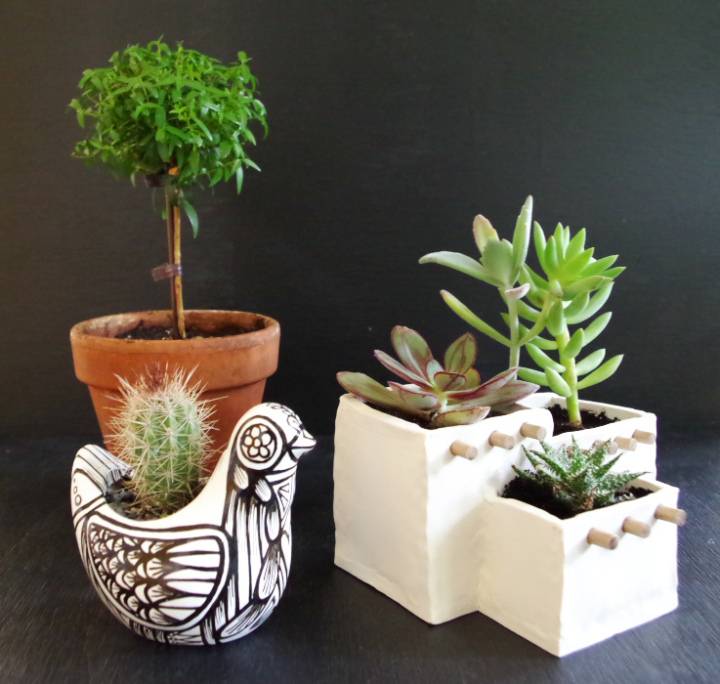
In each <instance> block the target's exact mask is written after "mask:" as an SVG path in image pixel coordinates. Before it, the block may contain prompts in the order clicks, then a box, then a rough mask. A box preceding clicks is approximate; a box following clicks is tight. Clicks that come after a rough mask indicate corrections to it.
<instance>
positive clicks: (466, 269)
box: [419, 252, 502, 287]
mask: <svg viewBox="0 0 720 684" xmlns="http://www.w3.org/2000/svg"><path fill="white" fill-rule="evenodd" d="M419 263H421V264H438V265H439V266H445V267H447V268H452V269H453V270H454V271H459V272H460V273H464V274H465V275H469V276H470V277H471V278H476V279H477V280H482V281H483V282H484V283H487V284H488V285H493V286H495V287H499V286H500V285H501V284H502V283H500V282H498V281H497V280H496V279H495V278H493V277H492V275H491V274H490V273H488V271H487V270H486V269H485V267H484V266H483V265H482V264H481V263H480V262H479V261H477V260H476V259H472V258H471V257H469V256H466V255H465V254H461V253H459V252H432V253H431V254H426V255H425V256H424V257H422V258H421V259H420V262H419Z"/></svg>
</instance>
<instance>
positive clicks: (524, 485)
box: [503, 439, 645, 517]
mask: <svg viewBox="0 0 720 684" xmlns="http://www.w3.org/2000/svg"><path fill="white" fill-rule="evenodd" d="M541 446H542V451H537V450H529V449H527V448H526V447H525V446H523V451H524V452H525V456H526V457H527V459H528V461H530V464H531V465H532V467H533V468H534V470H521V469H520V468H518V467H516V466H513V470H514V471H515V474H516V475H517V478H516V479H515V480H513V481H512V482H510V483H509V484H508V486H507V487H506V489H505V491H504V492H503V496H507V497H510V498H519V499H521V500H524V501H526V502H527V503H532V504H534V505H537V504H536V502H537V501H541V500H542V498H543V497H544V496H548V497H550V498H551V499H552V502H553V505H554V509H555V510H554V511H553V512H556V511H557V512H560V513H561V514H562V517H572V516H573V515H577V514H578V513H584V512H585V511H591V510H593V509H596V508H603V507H605V506H610V505H611V504H614V503H617V502H618V501H622V500H624V499H629V498H633V495H632V493H631V492H629V491H628V490H627V486H628V485H629V484H630V483H631V482H632V481H633V480H635V479H637V478H638V477H640V476H641V475H644V474H645V473H631V472H627V471H625V472H620V473H615V472H611V470H612V467H613V466H614V465H615V464H616V463H617V461H618V459H619V458H620V456H621V454H619V455H617V456H615V457H614V458H611V459H610V460H607V456H608V454H609V449H610V442H602V443H599V444H596V445H595V446H593V447H592V448H590V449H581V448H580V447H579V446H578V444H577V442H575V440H574V439H573V441H572V444H570V445H567V446H558V447H552V446H550V445H549V444H546V443H542V444H541Z"/></svg>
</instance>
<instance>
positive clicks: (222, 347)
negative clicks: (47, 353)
mask: <svg viewBox="0 0 720 684" xmlns="http://www.w3.org/2000/svg"><path fill="white" fill-rule="evenodd" d="M185 317H186V318H185V320H186V325H188V326H192V325H197V326H199V327H205V328H206V329H207V330H208V332H211V331H212V330H213V324H214V326H215V329H222V328H223V327H225V326H227V325H233V324H234V325H239V326H248V327H251V326H253V325H255V326H257V325H261V326H262V327H260V328H258V329H257V330H251V331H249V332H243V333H238V334H237V335H224V336H222V337H193V338H189V339H185V340H133V339H121V338H118V337H116V335H118V334H122V333H124V332H127V331H129V330H132V329H133V328H135V327H137V326H138V323H139V322H140V321H142V322H144V323H146V324H149V325H151V326H152V325H161V326H168V327H169V326H170V325H172V312H171V311H170V310H167V309H165V310H163V309H161V310H150V311H133V312H129V313H119V314H110V315H108V316H99V317H97V318H90V319H88V320H85V321H81V322H80V323H76V324H75V325H74V326H73V327H72V328H71V329H70V340H71V342H72V344H73V345H74V346H79V347H82V346H92V347H93V348H95V349H105V350H107V351H122V352H123V353H130V354H132V353H133V352H137V353H141V354H147V353H152V352H158V353H162V354H163V355H172V354H173V353H178V354H187V353H188V352H192V351H194V350H198V351H200V350H202V351H203V352H207V351H210V350H213V349H217V350H218V351H228V350H230V349H242V348H247V347H255V346H258V345H261V344H266V343H267V342H270V341H271V340H272V339H273V338H275V337H278V336H279V335H280V323H278V321H276V320H275V319H274V318H271V317H270V316H266V315H264V314H259V313H254V312H251V311H232V310H225V309H188V310H187V311H186V312H185ZM203 324H205V325H203Z"/></svg>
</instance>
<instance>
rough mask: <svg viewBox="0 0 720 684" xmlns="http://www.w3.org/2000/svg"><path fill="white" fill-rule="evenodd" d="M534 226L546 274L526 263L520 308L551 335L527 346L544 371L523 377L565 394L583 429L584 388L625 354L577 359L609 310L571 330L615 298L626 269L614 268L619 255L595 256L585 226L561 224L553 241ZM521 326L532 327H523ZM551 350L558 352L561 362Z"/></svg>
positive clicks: (522, 372) (612, 369) (576, 424)
mask: <svg viewBox="0 0 720 684" xmlns="http://www.w3.org/2000/svg"><path fill="white" fill-rule="evenodd" d="M533 230H534V241H535V251H536V252H537V258H538V261H539V263H540V267H541V268H542V271H543V275H544V277H543V276H541V275H540V274H538V273H536V272H535V271H534V270H533V269H532V268H530V267H529V266H528V265H525V267H524V269H523V273H524V279H525V282H526V284H527V285H529V286H530V290H529V292H528V300H529V301H530V304H527V303H525V302H520V305H519V307H518V310H519V312H520V315H521V316H522V317H523V318H525V319H526V320H528V321H529V323H528V325H529V326H531V327H532V329H533V330H534V329H536V328H537V327H538V326H539V325H542V326H544V327H546V328H547V331H548V332H549V333H550V335H551V336H552V339H548V338H546V337H543V336H541V335H539V336H536V337H535V338H534V340H533V342H531V343H528V344H527V351H528V354H529V355H530V357H531V358H532V360H533V361H534V362H535V363H536V364H537V365H538V367H539V370H533V369H529V368H521V369H520V371H519V375H520V377H522V378H524V379H525V380H529V381H531V382H535V383H537V384H539V385H544V386H546V387H549V388H550V389H551V390H553V392H556V393H557V394H559V395H560V396H562V397H564V398H565V400H566V404H567V412H568V418H569V420H570V423H571V425H573V426H574V427H582V415H581V413H580V404H579V391H580V390H583V389H585V388H587V387H591V386H592V385H596V384H598V383H600V382H602V381H604V380H607V379H608V378H609V377H610V376H611V375H612V374H613V373H615V371H616V370H617V369H618V367H619V366H620V363H621V362H622V359H623V357H622V354H618V355H616V356H613V357H612V358H610V359H608V360H607V361H605V363H602V362H603V360H604V359H605V349H598V350H596V351H594V352H592V353H590V354H588V355H587V356H585V357H584V358H582V359H580V360H578V356H579V355H580V352H581V351H582V350H583V348H584V347H586V346H587V345H588V344H590V343H591V342H592V341H593V340H595V338H596V337H597V336H598V335H599V334H600V333H601V332H602V331H603V330H604V329H605V327H606V326H607V324H608V323H609V322H610V318H611V316H612V314H611V313H610V312H607V313H604V314H602V315H601V316H598V317H597V318H596V319H595V320H593V321H592V322H591V323H589V324H588V325H587V326H586V327H584V328H576V329H575V330H574V331H572V332H571V331H570V326H571V325H577V324H579V323H584V322H585V321H587V320H589V319H590V318H592V317H593V316H594V315H595V314H596V313H597V312H598V311H599V310H600V308H601V307H602V306H603V305H604V304H605V302H606V301H607V299H608V297H609V296H610V293H611V291H612V288H613V281H614V280H615V278H617V277H618V276H619V275H620V274H621V273H622V272H623V271H624V270H625V268H624V267H622V266H614V263H615V261H616V260H617V255H612V256H607V257H603V258H602V259H595V258H594V248H592V247H589V248H586V247H585V237H586V231H585V229H584V228H583V229H581V230H579V231H578V232H577V233H576V234H575V235H574V236H572V235H571V232H570V228H569V227H568V226H563V225H562V224H558V225H557V228H556V229H555V232H554V233H553V234H552V235H551V236H550V238H548V239H546V238H545V234H544V233H543V230H542V227H541V226H540V224H539V223H537V222H535V225H534V228H533ZM531 305H532V306H531ZM521 330H523V331H525V330H527V328H525V327H522V326H521ZM548 351H550V352H556V353H557V360H555V359H553V358H552V357H551V356H550V355H549V354H547V353H546V352H548ZM600 364H602V365H600ZM583 376H584V377H583Z"/></svg>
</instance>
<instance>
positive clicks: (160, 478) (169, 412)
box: [111, 369, 214, 515]
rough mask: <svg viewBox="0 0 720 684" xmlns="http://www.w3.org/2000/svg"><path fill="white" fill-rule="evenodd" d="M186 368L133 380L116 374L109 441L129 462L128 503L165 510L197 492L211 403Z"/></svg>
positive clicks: (145, 509) (148, 509) (207, 443)
mask: <svg viewBox="0 0 720 684" xmlns="http://www.w3.org/2000/svg"><path fill="white" fill-rule="evenodd" d="M191 378H192V373H186V372H184V371H180V370H178V371H175V372H172V373H171V372H169V371H168V370H167V369H166V370H165V371H164V372H153V373H150V374H148V375H144V376H142V377H140V378H139V379H138V380H137V381H136V382H135V383H132V384H131V383H130V382H128V381H127V380H126V379H124V378H119V380H120V394H121V398H120V408H119V410H118V411H117V413H116V415H115V417H114V418H113V421H112V431H113V434H112V438H111V442H112V447H113V449H114V450H115V451H116V452H117V455H118V456H119V457H120V458H122V459H123V460H125V461H126V462H127V463H129V464H130V465H131V466H132V468H133V476H132V478H131V480H130V481H129V482H128V489H130V490H131V492H132V493H133V494H134V496H135V501H134V504H133V509H135V510H141V511H143V512H144V513H152V514H154V515H167V514H169V513H172V512H174V511H176V510H179V509H180V508H182V507H183V506H185V505H186V504H187V503H189V502H190V501H191V500H192V499H193V498H194V497H195V495H196V494H197V491H198V489H199V485H200V483H201V477H202V475H203V463H204V461H205V459H206V457H207V455H208V453H209V450H210V432H211V431H212V430H213V429H214V426H213V422H212V421H211V416H212V412H213V408H212V406H211V405H210V404H209V403H208V402H207V401H204V400H202V399H200V393H201V391H202V388H201V387H200V385H199V384H194V385H191V384H190V380H191Z"/></svg>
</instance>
